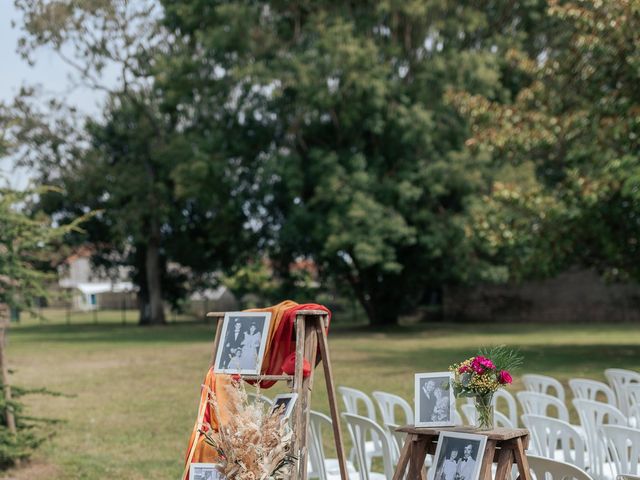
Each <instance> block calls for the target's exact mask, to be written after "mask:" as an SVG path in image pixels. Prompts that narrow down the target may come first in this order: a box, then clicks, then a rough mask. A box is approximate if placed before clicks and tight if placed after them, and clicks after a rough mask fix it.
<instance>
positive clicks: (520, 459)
mask: <svg viewBox="0 0 640 480" xmlns="http://www.w3.org/2000/svg"><path fill="white" fill-rule="evenodd" d="M515 441H516V449H515V450H514V451H513V452H514V456H515V459H516V464H517V465H518V473H519V474H520V479H521V480H531V470H529V461H528V460H527V454H526V453H525V448H524V442H523V440H522V438H517V439H516V440H515Z"/></svg>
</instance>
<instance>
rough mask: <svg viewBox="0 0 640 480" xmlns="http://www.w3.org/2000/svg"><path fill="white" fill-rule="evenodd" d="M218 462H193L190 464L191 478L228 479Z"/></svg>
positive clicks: (199, 479)
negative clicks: (221, 471)
mask: <svg viewBox="0 0 640 480" xmlns="http://www.w3.org/2000/svg"><path fill="white" fill-rule="evenodd" d="M219 467H220V465H218V464H217V463H192V464H191V465H190V466H189V480H226V478H225V476H224V475H222V473H220V470H219Z"/></svg>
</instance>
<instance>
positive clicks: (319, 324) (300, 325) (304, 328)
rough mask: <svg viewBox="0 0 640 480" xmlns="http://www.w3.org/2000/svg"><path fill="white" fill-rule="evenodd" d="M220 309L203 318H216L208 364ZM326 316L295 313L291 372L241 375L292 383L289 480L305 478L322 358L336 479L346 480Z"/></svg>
mask: <svg viewBox="0 0 640 480" xmlns="http://www.w3.org/2000/svg"><path fill="white" fill-rule="evenodd" d="M224 315H225V314H224V312H211V313H207V317H210V318H215V319H217V326H216V338H215V342H214V346H213V352H212V353H213V354H212V357H211V366H213V362H215V358H216V353H217V351H218V345H219V343H220V341H221V338H220V337H221V331H222V322H221V321H220V320H222V319H223V318H224ZM328 321H329V317H328V315H327V312H325V311H324V310H300V311H298V312H296V320H295V322H296V323H295V335H296V337H295V338H296V368H295V373H294V374H293V375H287V374H284V373H283V374H281V375H263V376H260V377H258V376H254V375H242V378H243V379H245V380H258V379H259V380H266V381H286V382H289V383H290V384H291V385H292V389H291V391H292V392H294V393H297V394H298V400H297V402H296V405H295V407H294V410H293V417H292V420H293V425H292V428H293V455H295V456H296V457H297V458H298V461H297V468H295V469H294V470H293V471H292V474H291V477H290V478H291V480H307V456H308V449H307V444H308V442H307V436H308V432H309V413H310V411H311V392H312V390H313V377H314V372H315V368H314V367H315V366H316V364H317V363H318V362H319V361H322V367H323V369H324V378H325V382H326V385H327V395H328V397H329V410H330V411H331V420H332V423H333V436H334V439H335V444H336V452H337V455H338V464H339V466H340V478H341V479H342V480H348V478H349V476H348V474H347V463H346V457H345V454H344V444H343V442H342V432H341V430H340V415H339V413H338V402H337V400H336V391H335V386H334V383H333V372H332V370H331V361H330V359H329V343H328V341H327V328H326V327H327V324H328ZM318 347H319V349H318ZM303 358H306V359H307V361H308V362H309V364H310V365H311V374H310V375H309V376H308V377H307V378H304V376H303V374H302V373H303V372H302V368H303V365H304V362H303Z"/></svg>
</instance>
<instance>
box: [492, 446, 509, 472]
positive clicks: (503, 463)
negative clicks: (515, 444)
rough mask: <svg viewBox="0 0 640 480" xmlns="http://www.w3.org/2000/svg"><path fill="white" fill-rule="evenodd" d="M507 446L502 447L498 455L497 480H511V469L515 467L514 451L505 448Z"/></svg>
mask: <svg viewBox="0 0 640 480" xmlns="http://www.w3.org/2000/svg"><path fill="white" fill-rule="evenodd" d="M505 446H506V445H501V448H500V451H499V452H496V453H497V454H498V459H497V463H498V469H497V470H496V479H495V480H509V479H510V478H511V467H512V466H513V449H512V448H505Z"/></svg>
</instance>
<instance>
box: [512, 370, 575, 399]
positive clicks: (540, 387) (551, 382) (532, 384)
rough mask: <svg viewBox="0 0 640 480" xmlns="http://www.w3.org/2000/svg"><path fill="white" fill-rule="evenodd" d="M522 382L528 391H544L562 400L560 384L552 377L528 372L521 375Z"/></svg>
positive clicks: (562, 392) (562, 393)
mask: <svg viewBox="0 0 640 480" xmlns="http://www.w3.org/2000/svg"><path fill="white" fill-rule="evenodd" d="M522 383H523V384H524V387H525V388H526V389H527V390H529V391H530V392H537V393H544V394H546V395H551V396H553V397H557V398H559V399H560V400H562V402H564V399H565V394H564V387H563V386H562V384H561V383H560V382H559V381H558V380H556V379H555V378H553V377H548V376H546V375H535V374H532V373H528V374H526V375H522Z"/></svg>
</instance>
